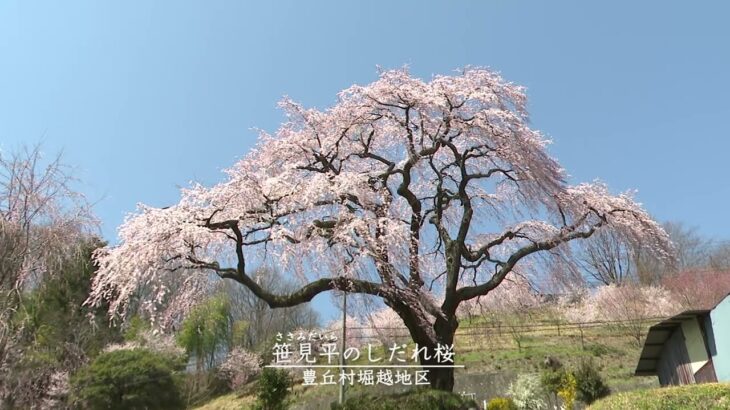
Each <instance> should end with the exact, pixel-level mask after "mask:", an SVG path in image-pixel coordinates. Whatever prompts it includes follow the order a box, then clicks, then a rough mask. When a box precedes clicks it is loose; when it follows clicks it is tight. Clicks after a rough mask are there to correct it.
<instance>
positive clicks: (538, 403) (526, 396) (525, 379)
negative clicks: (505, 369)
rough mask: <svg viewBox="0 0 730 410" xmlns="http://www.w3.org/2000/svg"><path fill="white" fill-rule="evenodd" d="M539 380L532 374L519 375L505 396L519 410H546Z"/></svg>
mask: <svg viewBox="0 0 730 410" xmlns="http://www.w3.org/2000/svg"><path fill="white" fill-rule="evenodd" d="M544 393H545V392H544V390H543V389H542V386H541V385H540V378H539V377H538V376H537V375H534V374H521V375H519V376H517V379H516V380H515V381H514V382H512V384H510V386H509V390H507V394H509V396H510V397H512V401H514V403H515V405H516V406H517V408H518V409H520V410H542V409H545V408H547V403H545V397H544Z"/></svg>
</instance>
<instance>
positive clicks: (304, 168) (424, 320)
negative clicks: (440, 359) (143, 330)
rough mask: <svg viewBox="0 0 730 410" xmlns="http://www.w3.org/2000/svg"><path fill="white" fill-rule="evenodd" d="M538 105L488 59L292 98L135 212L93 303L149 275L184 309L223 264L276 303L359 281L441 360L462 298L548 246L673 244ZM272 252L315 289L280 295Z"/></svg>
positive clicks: (127, 293)
mask: <svg viewBox="0 0 730 410" xmlns="http://www.w3.org/2000/svg"><path fill="white" fill-rule="evenodd" d="M526 102H527V101H526V95H525V91H524V89H523V88H522V87H519V86H516V85H513V84H511V83H508V82H506V81H504V80H503V79H502V78H501V77H500V76H499V75H498V74H496V73H494V72H492V71H489V70H485V69H474V68H468V69H465V70H463V71H462V72H461V73H459V74H458V75H454V76H436V77H434V78H433V79H432V80H431V81H429V82H426V81H423V80H420V79H418V78H414V77H412V76H410V74H409V73H408V72H407V70H405V69H403V70H392V71H385V72H382V73H381V74H380V77H379V79H378V80H377V81H375V82H373V83H372V84H369V85H367V86H358V85H355V86H352V87H350V88H348V89H346V90H344V91H342V92H341V93H340V94H339V95H338V99H337V103H336V104H335V105H334V106H332V107H330V108H328V109H326V110H319V109H310V108H305V107H303V106H301V105H300V104H297V103H295V102H293V101H291V100H289V99H284V100H283V101H282V102H281V103H280V106H281V108H282V109H283V110H284V112H285V113H286V121H285V122H284V123H283V124H282V125H281V127H280V128H279V129H278V131H277V132H276V133H274V134H267V133H262V135H261V136H260V139H259V142H258V144H257V145H256V147H255V148H254V149H252V150H251V151H250V152H249V153H248V154H247V155H245V156H244V157H243V158H242V159H241V160H239V161H238V162H237V163H236V164H234V165H233V166H232V167H231V168H229V169H227V170H226V179H225V180H224V181H223V182H221V183H219V184H218V185H215V186H212V187H205V186H201V185H195V184H194V185H192V186H190V187H189V188H186V189H183V190H182V195H181V199H180V202H179V203H177V204H175V205H173V206H170V207H167V208H153V207H148V206H143V205H141V206H140V207H139V209H138V212H137V213H136V214H134V215H132V216H130V217H129V218H128V219H127V220H126V222H125V223H124V224H123V225H122V226H121V228H120V230H119V235H120V241H119V245H117V246H114V247H109V248H106V249H104V250H102V251H101V252H99V253H98V255H97V257H98V262H99V264H100V270H99V273H98V274H97V276H96V277H95V279H94V284H93V293H92V295H91V296H90V300H89V303H102V302H103V301H108V302H109V305H110V308H111V314H113V315H122V316H123V315H124V314H125V312H126V309H127V308H128V304H129V301H130V298H132V297H133V295H135V292H136V290H137V289H138V288H139V287H140V286H146V287H147V288H148V289H150V288H151V289H154V292H148V293H149V294H150V297H152V298H154V299H155V300H157V301H158V302H159V301H162V300H165V301H167V302H166V303H164V307H163V308H161V309H162V310H163V312H162V313H164V314H166V315H168V317H173V316H174V311H175V310H179V309H184V308H186V307H189V306H190V305H191V304H193V303H194V302H195V299H196V297H197V296H196V295H197V294H198V293H199V292H200V291H201V289H204V288H205V286H204V285H202V284H203V283H205V282H206V281H208V280H209V278H210V275H211V274H215V275H217V276H219V277H220V278H223V279H226V280H231V281H234V282H237V283H239V284H240V285H241V286H245V287H247V288H248V289H250V290H251V292H253V294H255V295H256V296H257V297H258V298H261V299H262V300H264V301H265V302H266V303H267V304H268V305H269V306H270V307H272V308H281V307H290V306H295V305H298V304H301V303H305V302H308V301H310V300H312V298H314V297H315V296H316V295H318V294H320V293H322V292H327V291H331V290H346V291H347V292H352V293H358V294H365V295H372V296H374V297H379V298H382V300H383V302H384V303H385V304H386V305H387V306H389V307H390V308H392V309H393V310H394V311H395V312H396V313H397V314H398V316H399V317H400V319H401V320H402V321H403V323H404V325H405V327H406V328H407V329H408V331H409V333H410V335H411V337H412V339H413V341H414V342H416V343H418V345H419V346H421V347H426V348H427V349H428V351H422V354H421V355H420V357H419V359H420V362H421V364H422V365H423V366H429V365H433V364H435V359H434V357H433V356H434V354H433V351H434V350H435V349H436V347H437V345H438V344H446V345H449V344H452V343H453V342H454V334H455V331H456V329H457V328H458V326H459V322H458V320H457V315H456V312H457V308H458V307H459V305H460V304H461V303H464V302H467V301H469V300H472V299H474V298H477V297H485V296H486V295H488V294H489V292H490V291H491V290H493V289H495V288H497V287H498V286H499V285H500V284H501V283H502V282H503V281H504V280H505V278H506V277H507V276H508V275H509V274H510V272H513V270H515V269H523V270H528V269H529V267H531V266H540V264H539V263H532V262H531V261H534V260H538V259H537V258H538V257H539V256H540V255H542V256H543V257H546V258H552V257H560V258H562V259H565V256H566V254H567V253H568V252H569V250H570V248H571V245H570V242H571V241H574V240H578V239H584V238H589V237H590V236H591V235H593V234H594V233H595V232H598V231H601V230H605V231H610V232H612V233H613V234H614V235H617V236H618V237H620V238H623V239H625V240H627V241H631V242H633V243H641V244H642V246H643V248H644V249H647V250H650V251H651V252H654V253H656V254H658V255H666V254H667V252H668V249H669V242H668V239H667V236H666V234H665V232H664V231H663V230H662V228H661V227H660V226H659V225H658V224H657V223H656V222H655V221H653V220H652V218H651V217H650V216H649V215H648V214H647V212H646V211H645V210H643V209H642V207H641V206H640V205H639V204H638V203H636V202H635V201H634V200H633V199H632V195H631V194H630V193H626V194H621V195H612V194H610V193H609V191H608V189H607V188H606V186H605V185H604V184H602V183H599V182H594V183H584V184H579V185H569V184H567V182H566V174H565V172H564V170H563V169H562V168H561V166H560V164H559V163H558V162H557V161H556V160H555V159H553V158H552V157H551V156H550V155H549V154H548V152H547V150H546V145H547V144H548V142H549V141H548V140H547V139H546V138H545V137H544V136H542V135H541V134H540V133H539V132H538V131H536V130H534V129H532V128H530V126H529V120H528V114H527V111H526ZM540 259H542V258H540ZM262 264H276V265H277V266H278V267H279V269H280V270H281V271H282V272H285V273H286V274H287V275H291V277H292V278H295V279H296V280H297V281H298V282H299V286H298V287H297V288H296V289H295V290H294V291H292V292H288V293H275V292H271V291H269V290H268V289H266V288H264V287H263V286H261V285H260V284H259V283H258V282H257V281H256V280H255V279H254V276H253V275H252V273H253V272H255V271H256V269H257V267H260V266H262ZM173 284H174V286H173ZM162 305H163V304H160V303H157V305H156V306H162ZM429 352H430V353H429ZM430 369H431V370H430V373H429V382H430V383H431V386H432V387H434V388H437V389H442V390H452V389H453V385H454V373H453V369H444V368H430Z"/></svg>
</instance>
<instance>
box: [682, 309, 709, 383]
mask: <svg viewBox="0 0 730 410" xmlns="http://www.w3.org/2000/svg"><path fill="white" fill-rule="evenodd" d="M682 333H684V341H685V343H686V344H687V354H688V356H689V362H690V367H691V368H692V373H696V372H697V371H698V370H700V369H701V368H702V366H704V365H705V364H706V363H707V360H708V357H707V349H706V348H705V339H704V337H702V331H701V330H700V324H699V322H698V321H697V318H696V317H693V318H692V319H688V320H685V321H683V322H682Z"/></svg>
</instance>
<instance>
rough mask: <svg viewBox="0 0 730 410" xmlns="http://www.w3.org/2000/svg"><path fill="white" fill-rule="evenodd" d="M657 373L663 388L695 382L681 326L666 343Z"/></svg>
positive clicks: (658, 362)
mask: <svg viewBox="0 0 730 410" xmlns="http://www.w3.org/2000/svg"><path fill="white" fill-rule="evenodd" d="M656 372H657V376H659V384H660V385H662V386H668V385H680V384H692V383H694V382H695V377H694V372H693V371H692V368H691V366H690V361H689V355H688V354H687V345H686V343H685V341H684V334H683V332H682V327H681V326H680V327H677V328H676V329H675V330H674V332H672V335H671V336H670V337H669V339H667V341H666V342H664V347H663V348H662V353H661V354H660V355H659V360H658V361H657V368H656Z"/></svg>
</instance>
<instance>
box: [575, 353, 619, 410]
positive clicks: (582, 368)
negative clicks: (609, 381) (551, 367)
mask: <svg viewBox="0 0 730 410" xmlns="http://www.w3.org/2000/svg"><path fill="white" fill-rule="evenodd" d="M575 377H576V380H577V382H578V400H580V401H582V402H584V403H586V404H591V403H593V402H594V401H596V400H598V399H600V398H602V397H606V396H608V395H609V393H611V390H610V389H609V388H608V386H606V384H605V383H604V382H603V378H602V377H601V374H600V373H599V372H598V369H597V368H596V365H595V363H594V362H593V360H587V361H586V360H584V361H582V362H581V363H580V365H579V366H578V370H577V371H576V372H575Z"/></svg>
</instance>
